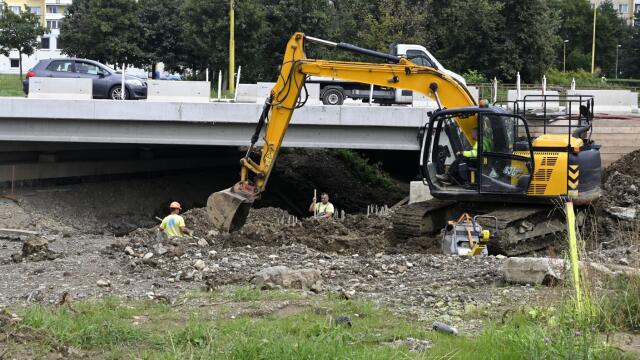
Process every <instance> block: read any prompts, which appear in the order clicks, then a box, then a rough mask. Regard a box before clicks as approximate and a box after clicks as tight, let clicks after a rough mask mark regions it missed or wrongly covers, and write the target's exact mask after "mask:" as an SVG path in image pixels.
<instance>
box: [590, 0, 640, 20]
mask: <svg viewBox="0 0 640 360" xmlns="http://www.w3.org/2000/svg"><path fill="white" fill-rule="evenodd" d="M610 1H611V3H613V8H614V9H616V11H618V16H620V17H621V18H623V19H625V20H626V21H627V24H629V25H632V26H640V19H637V18H636V16H635V15H636V14H638V13H639V12H640V0H610ZM590 2H591V5H594V4H598V5H600V4H601V3H603V2H604V0H590Z"/></svg>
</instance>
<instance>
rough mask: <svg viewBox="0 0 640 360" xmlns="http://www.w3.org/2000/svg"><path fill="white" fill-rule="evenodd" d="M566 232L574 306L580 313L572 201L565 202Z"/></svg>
mask: <svg viewBox="0 0 640 360" xmlns="http://www.w3.org/2000/svg"><path fill="white" fill-rule="evenodd" d="M567 234H568V235H569V260H570V261H571V273H572V275H573V286H574V288H575V290H576V308H577V310H578V313H579V314H580V313H582V291H581V290H580V263H579V259H578V237H577V235H576V214H575V212H574V211H573V203H572V202H567Z"/></svg>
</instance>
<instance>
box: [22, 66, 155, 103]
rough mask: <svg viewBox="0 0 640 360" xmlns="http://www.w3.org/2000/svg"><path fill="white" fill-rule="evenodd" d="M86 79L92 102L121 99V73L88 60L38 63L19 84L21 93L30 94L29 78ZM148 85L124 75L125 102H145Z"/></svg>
mask: <svg viewBox="0 0 640 360" xmlns="http://www.w3.org/2000/svg"><path fill="white" fill-rule="evenodd" d="M32 77H54V78H88V79H93V98H94V99H114V100H119V99H121V94H122V72H119V71H115V70H113V69H111V68H110V67H108V66H106V65H104V64H101V63H99V62H97V61H93V60H87V59H70V58H67V59H45V60H40V61H39V62H38V63H37V64H36V66H34V67H33V68H32V69H31V70H29V72H27V76H26V78H25V79H24V80H23V81H22V89H23V90H24V93H25V94H29V78H32ZM146 98H147V82H146V80H144V79H141V78H139V77H135V76H131V75H125V99H132V100H137V99H146Z"/></svg>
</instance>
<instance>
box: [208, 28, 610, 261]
mask: <svg viewBox="0 0 640 360" xmlns="http://www.w3.org/2000/svg"><path fill="white" fill-rule="evenodd" d="M305 42H313V43H316V44H321V45H326V46H331V47H335V48H338V49H342V50H346V51H351V52H354V53H358V54H363V55H368V56H373V57H377V58H380V59H383V60H385V61H387V63H381V64H377V63H364V62H344V61H329V60H315V59H308V58H307V57H306V55H305V51H304V46H305ZM308 76H321V77H331V78H335V79H345V80H350V81H356V82H360V83H368V84H374V85H378V86H385V87H393V88H399V89H407V90H411V91H415V92H420V93H422V94H424V95H426V96H428V97H429V98H431V99H433V100H434V101H436V103H437V104H438V107H439V110H437V111H435V112H433V113H432V114H431V115H430V117H429V119H425V124H424V126H422V127H421V128H420V129H416V135H417V136H416V141H417V142H419V144H420V147H421V150H420V160H419V169H420V171H421V172H422V177H423V181H424V182H425V184H428V185H429V188H430V191H431V194H432V195H433V196H434V197H435V199H434V200H430V201H426V202H422V203H418V204H411V205H407V206H403V207H401V208H400V209H398V210H396V212H395V214H394V216H393V218H392V219H393V226H394V232H395V233H396V234H397V235H398V236H399V237H412V236H424V235H425V234H429V233H433V234H435V233H439V232H440V230H441V229H442V228H443V227H444V226H445V225H446V221H447V220H448V219H451V218H457V217H459V216H460V214H462V213H465V212H468V213H472V214H473V215H485V216H488V217H495V218H497V220H498V230H499V234H500V235H499V236H497V237H496V238H495V239H492V241H491V243H490V246H489V251H490V252H495V253H504V254H507V255H515V254H520V253H523V252H528V251H533V250H538V249H540V248H543V247H545V246H546V245H547V244H548V242H549V241H550V240H549V239H551V238H553V236H554V235H556V234H557V233H558V232H560V231H562V222H561V220H558V218H557V217H553V216H549V214H550V212H552V211H551V210H550V209H552V208H553V204H556V203H558V202H560V201H566V200H572V201H574V203H576V204H579V205H584V204H589V203H590V202H591V201H593V200H594V199H597V198H598V197H599V194H600V177H601V160H600V152H599V146H598V145H596V144H594V143H593V141H592V140H591V139H590V132H589V130H590V129H591V118H590V116H591V114H590V113H589V111H586V112H584V113H583V112H582V111H579V112H578V109H582V107H585V108H588V106H587V105H588V101H592V99H591V100H586V101H587V105H584V104H579V103H578V104H575V105H576V106H575V108H574V109H573V110H575V111H576V112H577V115H576V116H573V115H574V114H572V112H571V111H570V112H569V114H568V118H567V116H566V115H567V114H566V111H565V112H564V117H563V116H558V117H557V118H554V123H553V124H549V123H548V121H549V119H543V120H542V121H543V123H542V126H543V128H544V131H539V130H538V127H539V125H540V124H535V126H536V132H534V133H533V135H532V133H531V132H530V129H529V125H528V123H527V121H526V120H525V118H524V117H523V116H522V114H523V113H525V112H526V109H521V108H520V107H518V106H515V105H514V106H513V108H514V109H516V110H514V111H513V113H511V112H509V111H508V110H506V109H504V108H502V107H499V106H487V105H486V104H485V105H482V106H478V105H477V104H476V101H475V100H474V99H473V97H472V96H471V94H470V93H469V91H468V89H467V88H466V86H464V84H462V83H460V82H459V81H457V80H456V79H454V78H452V77H451V76H449V75H447V74H445V73H443V72H440V71H438V70H436V69H434V68H431V67H426V66H421V65H417V64H415V63H413V62H412V61H411V60H409V59H407V58H403V57H398V56H394V55H389V54H384V53H380V52H376V51H373V50H368V49H363V48H360V47H357V46H354V45H351V44H346V43H334V42H330V41H327V40H322V39H316V38H313V37H310V36H305V35H304V34H302V33H295V34H294V35H293V36H292V37H291V39H290V40H289V42H288V43H287V47H286V50H285V55H284V60H283V63H282V67H281V70H280V75H279V76H278V81H277V82H276V84H275V86H274V87H273V89H272V91H271V95H270V96H269V98H268V99H267V100H266V102H265V104H264V107H263V110H262V114H261V116H260V118H259V120H258V123H257V127H256V131H255V133H254V134H253V136H252V138H251V143H250V146H249V149H248V150H247V153H246V156H245V157H244V158H242V159H241V160H240V162H241V172H240V181H239V182H238V183H236V184H235V185H234V186H233V187H231V188H229V189H226V190H223V191H220V192H216V193H214V194H212V195H211V196H210V197H209V199H208V201H207V211H208V214H209V218H210V220H211V221H212V223H213V224H214V225H215V226H216V227H218V228H220V229H222V230H224V231H234V230H237V229H239V228H241V227H242V226H243V224H244V223H245V221H246V218H247V216H248V213H249V209H250V207H251V204H252V203H253V202H254V201H255V200H256V199H257V198H258V197H259V196H260V195H261V193H262V192H263V191H264V190H265V187H266V184H267V182H268V180H269V176H270V174H271V171H272V170H273V167H274V166H275V161H276V159H277V156H278V153H279V151H280V147H281V145H282V140H283V138H284V136H285V133H286V131H287V129H288V127H289V121H290V119H291V116H292V114H293V112H294V111H295V109H297V108H299V107H301V106H303V105H304V103H305V101H306V98H307V97H308V95H307V94H305V96H303V97H301V96H300V95H301V92H302V90H303V89H304V86H305V80H306V78H307V77H308ZM305 93H306V91H305ZM580 101H582V100H580ZM530 103H531V102H530ZM558 110H559V109H558ZM573 110H572V111H573ZM587 110H588V109H587ZM556 127H557V128H562V129H567V133H564V130H563V131H559V132H561V133H552V132H547V131H546V129H547V128H549V129H552V128H553V129H556ZM263 129H264V135H263V136H262V138H263V140H264V145H263V146H262V150H261V151H260V153H259V154H254V148H255V146H256V144H257V142H258V140H259V139H260V137H261V135H262V133H263ZM380 141H384V139H380ZM479 221H480V222H481V223H482V221H481V220H479ZM482 225H483V226H485V225H484V224H482Z"/></svg>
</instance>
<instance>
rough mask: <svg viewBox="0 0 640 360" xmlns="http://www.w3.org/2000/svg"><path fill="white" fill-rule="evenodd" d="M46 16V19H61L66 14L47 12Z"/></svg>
mask: <svg viewBox="0 0 640 360" xmlns="http://www.w3.org/2000/svg"><path fill="white" fill-rule="evenodd" d="M45 18H46V20H60V19H62V18H64V14H63V13H55V14H51V13H47V14H46V16H45Z"/></svg>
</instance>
